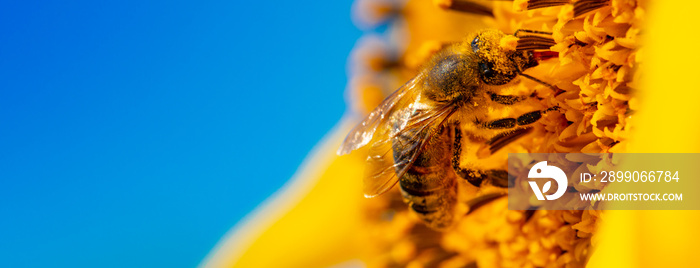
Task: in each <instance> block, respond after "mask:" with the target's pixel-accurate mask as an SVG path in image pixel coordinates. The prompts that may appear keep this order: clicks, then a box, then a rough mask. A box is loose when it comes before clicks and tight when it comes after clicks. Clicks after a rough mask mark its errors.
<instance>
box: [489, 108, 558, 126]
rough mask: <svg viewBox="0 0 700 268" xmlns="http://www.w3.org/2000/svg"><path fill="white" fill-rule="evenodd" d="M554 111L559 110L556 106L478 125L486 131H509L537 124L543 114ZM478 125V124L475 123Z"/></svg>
mask: <svg viewBox="0 0 700 268" xmlns="http://www.w3.org/2000/svg"><path fill="white" fill-rule="evenodd" d="M554 110H559V107H558V106H555V107H552V108H548V109H546V110H544V111H532V112H529V113H526V114H523V115H521V116H519V117H518V118H502V119H496V120H493V121H490V122H485V123H481V124H477V125H480V126H481V127H483V128H488V129H509V128H514V127H517V126H525V125H529V124H532V123H535V122H537V120H540V118H542V114H545V113H547V112H549V111H554ZM477 123H478V122H477Z"/></svg>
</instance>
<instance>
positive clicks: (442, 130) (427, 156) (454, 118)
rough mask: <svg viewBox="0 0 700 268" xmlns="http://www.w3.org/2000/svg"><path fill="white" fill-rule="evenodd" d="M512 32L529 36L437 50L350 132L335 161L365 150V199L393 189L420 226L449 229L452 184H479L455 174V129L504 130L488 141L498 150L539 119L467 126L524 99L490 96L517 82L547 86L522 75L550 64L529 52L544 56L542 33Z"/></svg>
mask: <svg viewBox="0 0 700 268" xmlns="http://www.w3.org/2000/svg"><path fill="white" fill-rule="evenodd" d="M518 32H526V33H532V34H530V35H526V36H521V37H519V39H517V40H518V41H517V47H516V48H514V49H508V48H504V47H503V46H501V45H500V43H501V40H502V39H503V38H505V37H506V36H507V35H505V34H504V33H502V32H500V31H497V30H484V31H480V32H478V33H477V34H476V36H475V37H474V38H473V39H471V40H469V41H465V42H461V43H458V44H454V45H451V46H449V47H447V48H445V49H443V50H442V51H440V52H438V53H437V54H436V55H435V56H433V58H432V59H431V60H430V62H429V63H428V64H427V65H426V66H424V67H423V68H422V69H421V71H420V72H419V74H418V75H417V76H416V77H414V78H413V79H411V80H410V81H409V82H407V83H406V84H404V85H403V86H402V87H400V88H399V89H398V90H396V91H395V92H394V93H392V94H391V95H390V96H388V97H387V98H386V99H385V100H384V101H383V102H382V103H381V104H380V105H379V106H378V107H377V108H375V109H374V110H373V111H372V112H370V113H369V115H367V117H366V118H365V119H364V120H363V121H362V122H361V123H360V124H358V125H357V126H356V127H355V128H353V129H352V130H351V131H350V133H349V134H348V136H347V138H346V139H345V141H344V142H343V144H342V145H341V147H340V148H339V149H338V155H343V154H347V153H350V152H351V151H353V150H356V149H358V148H360V147H363V146H367V145H369V156H368V158H367V165H366V170H365V177H364V186H363V191H364V194H365V197H375V196H378V195H381V194H383V193H385V192H386V191H388V190H389V189H391V188H392V187H393V186H394V185H395V184H396V183H397V182H398V183H399V186H400V189H401V193H402V196H403V198H404V201H405V202H406V203H407V204H408V205H409V207H410V208H411V209H412V210H413V211H414V212H416V214H417V215H418V216H419V218H420V219H421V220H423V221H424V222H425V223H426V224H427V225H428V226H430V227H431V228H433V229H437V230H442V229H446V228H448V227H450V226H451V225H452V223H453V222H455V218H456V217H455V208H456V206H457V186H458V179H459V178H463V179H467V180H468V181H469V182H471V183H472V184H474V185H479V184H480V183H481V179H473V178H472V179H470V178H469V176H468V174H467V172H465V171H464V170H462V169H461V168H460V167H459V156H460V150H461V141H460V140H461V133H462V132H461V130H460V129H461V127H460V126H461V123H460V122H463V123H472V124H475V125H476V126H477V128H480V129H484V130H491V131H499V130H500V131H506V130H507V132H502V133H501V134H500V135H497V136H496V138H494V139H493V140H492V141H491V143H493V144H492V148H495V149H498V148H500V147H502V146H503V145H504V144H506V143H507V142H509V141H512V140H513V139H514V137H517V136H518V135H522V134H523V133H525V131H523V130H524V129H525V128H524V127H525V126H527V125H528V124H531V123H534V122H536V121H537V120H539V119H540V117H541V116H542V114H543V113H545V112H547V110H545V111H540V110H538V111H532V112H529V113H526V114H523V115H521V116H519V117H517V118H502V119H497V120H491V121H484V122H481V121H480V120H474V118H475V117H474V115H482V114H486V111H487V109H488V107H489V105H493V104H492V103H499V104H502V105H512V104H514V103H516V102H519V101H520V100H523V99H525V98H526V97H522V96H507V95H499V94H496V93H493V92H494V91H495V90H498V89H499V88H500V87H503V86H504V85H506V84H508V83H510V82H512V81H513V80H514V79H515V78H516V77H517V76H519V75H520V76H524V77H527V78H530V79H533V80H535V81H538V82H540V83H543V84H545V85H548V84H546V83H544V82H542V81H540V80H538V79H536V78H534V77H531V76H529V75H526V74H523V71H524V70H526V69H528V68H531V67H534V66H536V65H538V60H541V59H544V58H545V57H544V56H549V57H553V56H555V55H556V53H555V52H549V53H550V54H546V53H545V54H541V53H540V54H537V53H534V52H533V51H534V50H535V49H548V48H549V47H550V46H552V45H554V41H553V40H552V39H551V38H547V37H542V36H541V34H545V35H546V34H547V33H543V32H536V31H518ZM518 32H516V33H515V34H514V35H515V36H516V37H517V36H518ZM543 53H544V52H543ZM551 53H555V54H551ZM543 55H544V56H543ZM513 129H515V130H516V131H513ZM501 186H503V185H502V183H501ZM505 186H507V182H506V184H505ZM505 186H503V187H505Z"/></svg>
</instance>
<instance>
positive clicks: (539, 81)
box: [520, 72, 557, 91]
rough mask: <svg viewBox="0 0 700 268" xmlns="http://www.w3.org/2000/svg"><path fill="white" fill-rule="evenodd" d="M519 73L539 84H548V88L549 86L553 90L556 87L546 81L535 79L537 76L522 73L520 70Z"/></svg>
mask: <svg viewBox="0 0 700 268" xmlns="http://www.w3.org/2000/svg"><path fill="white" fill-rule="evenodd" d="M520 75H522V76H523V77H525V78H527V79H530V80H532V81H535V82H537V83H540V84H543V85H545V86H548V87H549V88H551V89H553V90H555V91H556V90H557V88H556V87H555V86H553V85H552V84H550V83H547V82H545V81H542V80H540V79H537V78H535V77H532V76H530V75H527V74H524V73H522V72H521V73H520Z"/></svg>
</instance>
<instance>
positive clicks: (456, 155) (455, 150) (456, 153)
mask: <svg viewBox="0 0 700 268" xmlns="http://www.w3.org/2000/svg"><path fill="white" fill-rule="evenodd" d="M451 129H452V130H453V131H454V142H453V144H452V169H453V170H454V171H455V173H457V176H459V177H461V178H465V179H466V178H467V175H468V174H469V171H467V170H466V169H463V168H462V167H460V166H459V164H460V163H461V157H462V128H461V127H460V125H459V121H457V122H455V123H454V124H452V126H451ZM470 182H471V181H470ZM479 183H481V182H479ZM472 184H474V183H472Z"/></svg>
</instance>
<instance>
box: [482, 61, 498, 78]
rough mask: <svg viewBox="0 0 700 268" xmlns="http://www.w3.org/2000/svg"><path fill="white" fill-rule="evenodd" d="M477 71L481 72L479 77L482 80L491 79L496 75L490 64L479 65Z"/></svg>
mask: <svg viewBox="0 0 700 268" xmlns="http://www.w3.org/2000/svg"><path fill="white" fill-rule="evenodd" d="M479 71H481V77H483V78H484V79H490V78H493V76H494V75H495V74H496V73H495V72H494V71H493V64H492V63H490V62H481V63H479Z"/></svg>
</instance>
